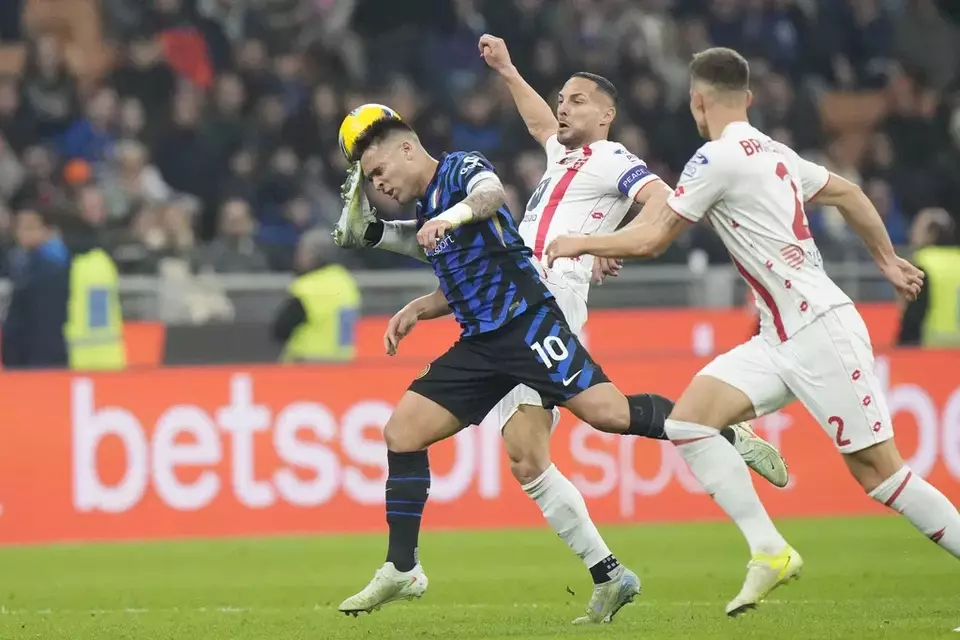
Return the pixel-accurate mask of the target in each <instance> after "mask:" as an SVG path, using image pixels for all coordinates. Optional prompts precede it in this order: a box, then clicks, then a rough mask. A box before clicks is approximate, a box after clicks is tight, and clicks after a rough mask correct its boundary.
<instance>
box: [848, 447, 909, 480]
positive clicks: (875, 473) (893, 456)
mask: <svg viewBox="0 0 960 640" xmlns="http://www.w3.org/2000/svg"><path fill="white" fill-rule="evenodd" d="M843 459H844V462H846V463H847V468H849V469H850V473H851V474H852V475H853V477H854V478H855V479H856V481H857V482H858V483H859V484H860V486H861V487H863V490H864V491H866V492H867V493H870V492H871V491H873V490H874V489H876V488H877V487H879V486H880V485H881V484H883V482H884V481H886V480H887V478H889V477H890V476H892V475H893V474H895V473H896V472H897V471H899V470H900V469H901V468H902V467H903V465H904V461H903V457H901V455H900V452H899V450H898V449H897V445H896V443H895V442H894V441H893V440H892V439H891V440H886V441H884V442H880V443H878V444H875V445H873V446H871V447H867V448H866V449H861V450H860V451H854V452H851V453H846V454H844V456H843Z"/></svg>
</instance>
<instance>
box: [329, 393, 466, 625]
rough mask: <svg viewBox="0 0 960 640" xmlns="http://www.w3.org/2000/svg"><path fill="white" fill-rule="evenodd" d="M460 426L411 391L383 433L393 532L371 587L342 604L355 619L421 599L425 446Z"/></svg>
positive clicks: (423, 584)
mask: <svg viewBox="0 0 960 640" xmlns="http://www.w3.org/2000/svg"><path fill="white" fill-rule="evenodd" d="M461 426H462V423H461V422H460V420H459V419H458V418H456V417H455V416H453V414H451V413H450V412H449V411H447V410H446V409H444V408H443V407H442V406H440V405H439V404H437V403H436V402H434V401H432V400H430V399H428V398H425V397H423V396H421V395H419V394H417V393H415V392H413V391H407V393H406V394H404V396H403V397H402V398H401V399H400V402H399V403H398V404H397V408H396V410H395V411H394V412H393V415H391V416H390V419H389V420H388V421H387V424H386V426H385V427H384V429H383V437H384V440H385V441H386V444H387V484H386V488H385V493H386V496H385V500H384V502H385V504H386V512H387V526H388V527H389V530H390V538H389V544H388V546H387V559H386V562H384V564H383V566H382V567H380V568H379V569H378V570H377V572H376V574H375V575H374V577H373V579H372V580H371V581H370V583H369V584H368V585H367V586H366V587H364V588H363V590H361V591H360V592H359V593H357V594H355V595H353V596H351V597H349V598H347V599H346V600H344V601H343V602H342V603H341V604H340V606H339V609H340V611H343V612H344V613H348V614H353V615H356V614H357V613H360V612H368V613H369V612H372V611H376V610H377V609H379V608H380V607H382V606H383V605H385V604H389V603H391V602H396V601H398V600H410V599H413V598H419V597H420V596H422V595H423V593H424V591H426V589H427V577H426V575H425V574H424V573H423V568H422V567H421V566H420V562H419V558H418V546H419V538H420V520H421V517H422V516H423V508H424V506H425V505H426V502H427V496H428V494H429V491H430V464H429V460H428V458H427V450H426V448H427V446H429V445H430V444H432V443H433V442H436V441H438V440H442V439H444V438H446V437H449V436H451V435H453V434H455V433H456V432H457V431H459V430H460V428H461Z"/></svg>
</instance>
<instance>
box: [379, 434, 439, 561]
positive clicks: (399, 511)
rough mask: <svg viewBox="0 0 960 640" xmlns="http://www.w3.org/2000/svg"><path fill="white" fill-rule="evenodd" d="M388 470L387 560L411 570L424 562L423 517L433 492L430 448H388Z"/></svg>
mask: <svg viewBox="0 0 960 640" xmlns="http://www.w3.org/2000/svg"><path fill="white" fill-rule="evenodd" d="M387 469H388V475H387V490H386V505H387V526H389V527H390V545H389V547H388V548H387V562H392V563H393V565H394V566H395V567H396V568H397V570H398V571H410V570H411V569H413V568H414V567H415V566H416V564H417V563H418V562H419V561H420V558H419V557H418V552H417V549H418V545H419V540H420V518H421V517H422V516H423V507H424V505H426V503H427V496H428V495H429V493H430V462H429V459H428V458H427V452H426V451H412V452H410V453H394V452H393V451H387Z"/></svg>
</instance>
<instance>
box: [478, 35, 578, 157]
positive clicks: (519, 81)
mask: <svg viewBox="0 0 960 640" xmlns="http://www.w3.org/2000/svg"><path fill="white" fill-rule="evenodd" d="M478 46H479V48H480V54H481V55H482V56H483V59H484V60H485V61H486V63H487V64H488V65H489V66H490V68H491V69H493V70H494V71H496V72H497V73H499V74H500V75H501V76H502V77H503V79H504V80H505V81H506V83H507V88H508V89H510V95H511V96H513V102H514V103H515V104H516V105H517V111H519V112H520V117H521V118H523V122H524V124H526V125H527V131H529V132H530V135H532V136H533V137H534V138H535V139H536V140H537V142H539V143H540V144H541V145H542V146H546V144H547V140H549V139H550V136H552V135H555V134H556V133H557V128H558V127H559V125H558V123H557V118H556V117H555V116H554V115H553V109H551V108H550V105H548V104H547V102H546V101H545V100H544V99H543V98H542V97H540V94H538V93H537V92H536V90H535V89H534V88H533V87H531V86H530V85H529V84H527V81H526V80H524V79H523V76H521V75H520V72H519V71H517V68H516V67H515V66H513V62H512V61H511V60H510V52H509V51H507V44H506V43H505V42H504V41H503V39H502V38H498V37H496V36H491V35H490V34H484V35H482V36H481V37H480V43H479V44H478Z"/></svg>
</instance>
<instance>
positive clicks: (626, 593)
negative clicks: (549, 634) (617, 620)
mask: <svg viewBox="0 0 960 640" xmlns="http://www.w3.org/2000/svg"><path fill="white" fill-rule="evenodd" d="M611 578H612V579H611V580H610V581H609V582H604V583H603V584H595V585H593V595H592V596H590V604H589V605H588V606H587V615H585V616H581V617H579V618H577V619H576V620H574V621H573V624H606V623H608V622H610V621H611V620H613V616H615V615H617V612H618V611H620V609H622V608H623V606H624V605H626V604H629V603H631V602H633V599H634V598H635V597H636V596H638V595H640V578H638V577H637V574H635V573H634V572H633V571H630V569H627V568H626V567H624V566H623V565H621V566H619V567H617V569H616V570H615V571H614V572H613V574H612V576H611Z"/></svg>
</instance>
